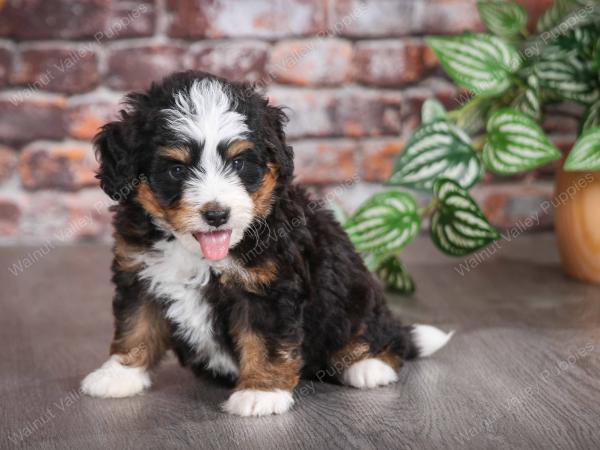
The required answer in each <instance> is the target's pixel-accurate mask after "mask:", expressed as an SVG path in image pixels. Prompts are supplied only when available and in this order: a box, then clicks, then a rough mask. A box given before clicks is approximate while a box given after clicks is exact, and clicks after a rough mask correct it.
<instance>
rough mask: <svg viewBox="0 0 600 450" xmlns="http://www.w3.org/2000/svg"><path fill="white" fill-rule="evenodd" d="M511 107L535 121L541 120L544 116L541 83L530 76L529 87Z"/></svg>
mask: <svg viewBox="0 0 600 450" xmlns="http://www.w3.org/2000/svg"><path fill="white" fill-rule="evenodd" d="M511 106H512V107H513V108H515V109H516V110H517V111H520V112H522V113H525V114H527V115H528V116H529V117H531V118H533V119H534V120H540V118H541V116H542V110H541V102H540V83H539V80H538V78H537V77H536V76H535V75H530V76H529V77H528V78H527V87H526V88H525V89H524V90H523V91H522V92H521V93H519V95H517V97H516V98H515V99H514V100H513V102H512V104H511Z"/></svg>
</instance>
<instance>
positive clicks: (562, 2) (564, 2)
mask: <svg viewBox="0 0 600 450" xmlns="http://www.w3.org/2000/svg"><path fill="white" fill-rule="evenodd" d="M580 5H581V2H578V1H577V0H555V1H554V4H553V5H552V6H551V7H550V8H548V9H547V10H546V11H545V12H544V13H543V14H542V15H541V17H540V18H539V20H538V23H537V27H536V28H537V31H538V32H539V33H541V32H543V31H548V30H551V29H552V28H554V27H558V26H559V25H560V24H561V23H562V22H563V20H564V19H566V18H567V16H568V15H569V14H570V13H572V12H573V11H575V10H576V9H577V8H578V7H579V6H580Z"/></svg>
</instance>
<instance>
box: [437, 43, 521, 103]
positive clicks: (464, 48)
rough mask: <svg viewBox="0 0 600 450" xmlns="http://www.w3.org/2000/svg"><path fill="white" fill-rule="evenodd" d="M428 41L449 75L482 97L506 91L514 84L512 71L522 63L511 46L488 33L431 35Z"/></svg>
mask: <svg viewBox="0 0 600 450" xmlns="http://www.w3.org/2000/svg"><path fill="white" fill-rule="evenodd" d="M426 41H427V43H428V44H429V46H430V47H431V48H432V49H433V51H434V52H435V54H436V55H437V57H438V59H439V60H440V63H441V64H442V66H443V68H444V70H446V72H448V75H450V76H451V77H452V79H453V80H454V81H455V82H456V83H457V84H459V85H460V86H463V87H465V88H467V89H469V90H471V91H472V92H474V93H475V94H477V95H481V96H494V95H498V94H500V93H502V92H504V91H505V90H506V89H507V88H508V87H509V86H510V85H511V80H510V76H511V74H513V73H515V72H516V71H517V70H518V69H519V67H520V66H521V63H522V60H521V57H520V56H519V53H518V52H517V50H516V49H515V48H514V47H513V46H512V45H510V44H509V43H507V42H505V41H503V40H502V39H500V38H498V37H495V36H490V35H487V34H465V35H462V36H446V37H429V38H427V39H426Z"/></svg>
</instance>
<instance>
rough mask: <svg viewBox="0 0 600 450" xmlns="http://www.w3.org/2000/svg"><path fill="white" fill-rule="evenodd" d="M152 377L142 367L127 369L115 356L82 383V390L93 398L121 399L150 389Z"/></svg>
mask: <svg viewBox="0 0 600 450" xmlns="http://www.w3.org/2000/svg"><path fill="white" fill-rule="evenodd" d="M150 384H151V382H150V376H149V375H148V372H146V370H145V369H143V368H141V367H127V366H124V365H122V364H121V363H120V362H119V357H118V356H117V355H113V356H111V357H110V359H109V360H108V361H106V362H105V363H104V364H103V365H102V366H101V367H100V368H99V369H97V370H95V371H94V372H92V373H90V374H89V375H88V376H87V377H85V378H84V379H83V381H82V382H81V390H82V391H83V393H85V394H87V395H91V396H92V397H101V398H121V397H130V396H132V395H135V394H139V393H140V392H142V391H143V390H144V389H146V388H148V387H150Z"/></svg>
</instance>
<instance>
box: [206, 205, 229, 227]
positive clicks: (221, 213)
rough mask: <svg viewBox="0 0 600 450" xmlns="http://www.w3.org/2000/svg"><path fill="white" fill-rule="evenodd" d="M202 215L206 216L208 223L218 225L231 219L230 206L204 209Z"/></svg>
mask: <svg viewBox="0 0 600 450" xmlns="http://www.w3.org/2000/svg"><path fill="white" fill-rule="evenodd" d="M202 217H204V220H205V221H206V223H207V224H209V225H212V226H213V227H218V226H220V225H223V224H224V223H225V222H227V221H228V220H229V208H227V209H207V210H205V211H202Z"/></svg>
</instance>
